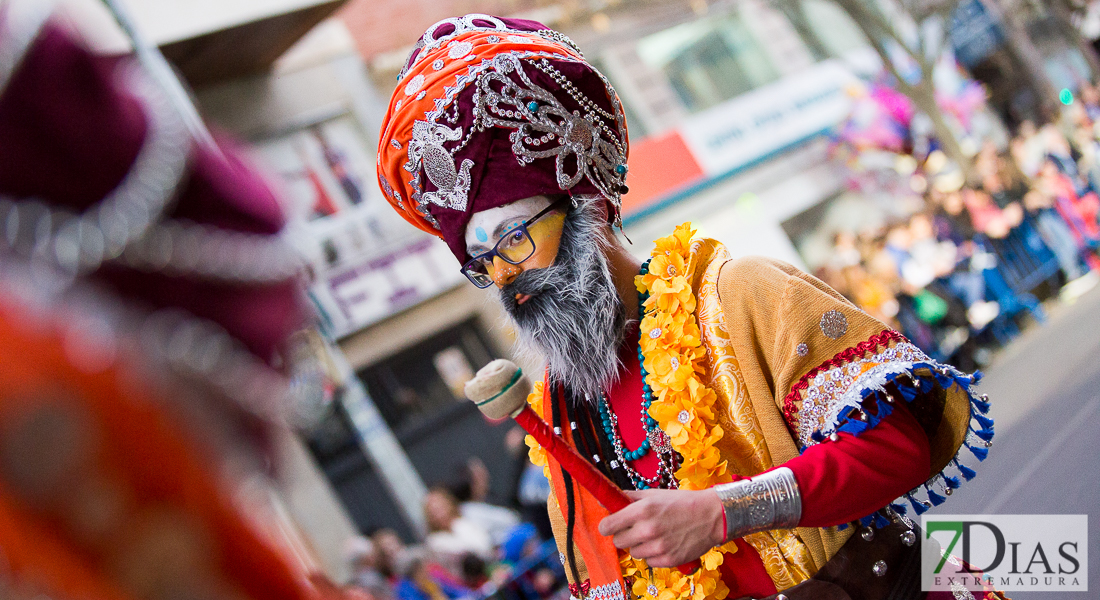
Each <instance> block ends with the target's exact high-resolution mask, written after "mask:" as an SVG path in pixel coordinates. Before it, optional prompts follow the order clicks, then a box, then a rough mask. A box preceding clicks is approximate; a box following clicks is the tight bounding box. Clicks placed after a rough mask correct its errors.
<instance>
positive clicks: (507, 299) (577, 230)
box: [500, 197, 626, 402]
mask: <svg viewBox="0 0 1100 600" xmlns="http://www.w3.org/2000/svg"><path fill="white" fill-rule="evenodd" d="M578 202H579V204H578V206H577V207H576V208H575V209H574V210H572V211H570V212H569V213H568V214H567V215H566V217H565V225H564V227H563V230H562V236H561V243H560V245H559V247H558V255H557V258H556V259H555V260H554V264H553V265H551V266H549V267H547V268H545V269H532V270H529V271H524V272H523V273H520V275H519V276H518V277H516V279H515V281H513V282H512V283H509V284H508V285H506V286H504V287H503V288H502V289H501V290H500V298H501V303H502V304H503V305H504V309H505V310H506V311H507V312H508V315H509V316H510V317H511V318H512V321H513V322H514V323H515V325H516V330H517V331H518V333H519V336H518V340H517V342H516V352H517V354H518V355H520V356H521V357H524V358H534V357H541V358H544V359H545V360H546V362H547V364H548V366H549V372H550V382H551V383H552V384H556V383H564V384H565V386H566V387H567V388H569V389H570V390H572V391H573V392H575V393H576V395H577V396H579V397H586V398H588V399H589V401H592V402H595V401H596V400H597V399H598V398H599V397H600V394H601V393H602V392H603V391H604V390H606V389H608V388H609V387H610V386H611V385H612V384H613V383H614V382H615V381H616V380H617V379H618V375H619V370H620V368H621V366H622V365H621V361H620V360H619V346H620V345H621V344H622V341H623V335H624V334H625V330H626V311H625V310H624V308H623V303H622V300H621V299H620V298H619V293H618V290H616V288H615V283H614V281H612V279H611V271H610V269H609V268H608V265H607V258H606V255H605V251H606V248H607V241H606V239H605V238H604V233H603V228H604V227H607V223H606V221H605V220H604V215H603V210H602V207H601V204H602V202H603V199H602V198H599V197H595V198H578ZM517 294H527V295H529V296H531V298H530V299H528V300H527V301H526V302H524V303H523V304H519V303H518V302H517V301H516V295H517Z"/></svg>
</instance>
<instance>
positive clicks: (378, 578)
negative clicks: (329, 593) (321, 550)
mask: <svg viewBox="0 0 1100 600" xmlns="http://www.w3.org/2000/svg"><path fill="white" fill-rule="evenodd" d="M344 556H345V557H346V559H347V561H348V565H349V566H350V567H351V583H352V585H354V586H356V587H358V588H360V589H362V590H364V591H366V592H367V593H369V594H370V595H371V596H372V597H373V598H374V599H375V600H389V599H390V598H393V593H392V590H391V587H390V583H389V581H387V580H386V577H385V576H383V575H382V572H381V571H380V570H379V568H378V565H379V563H380V558H381V553H380V552H379V551H378V548H377V547H376V546H375V544H374V542H372V541H371V540H370V539H369V538H366V537H362V536H356V537H353V538H351V539H349V540H348V541H347V542H346V543H345V546H344Z"/></svg>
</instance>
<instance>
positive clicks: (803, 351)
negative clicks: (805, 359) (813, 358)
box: [794, 342, 810, 356]
mask: <svg viewBox="0 0 1100 600" xmlns="http://www.w3.org/2000/svg"><path fill="white" fill-rule="evenodd" d="M794 351H795V354H798V355H799V356H806V355H807V354H809V353H810V347H809V346H807V345H806V342H802V343H801V344H799V345H797V346H795V347H794Z"/></svg>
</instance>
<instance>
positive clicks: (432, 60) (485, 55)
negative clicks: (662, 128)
mask: <svg viewBox="0 0 1100 600" xmlns="http://www.w3.org/2000/svg"><path fill="white" fill-rule="evenodd" d="M627 149H628V142H627V131H626V119H625V117H624V115H623V108H622V104H621V103H620V102H619V98H618V96H617V95H616V94H615V90H614V89H612V87H611V84H610V83H609V82H608V81H607V79H606V78H605V77H604V76H603V75H601V74H600V73H599V71H597V70H596V69H595V67H593V66H592V65H591V64H589V63H588V62H587V61H585V59H584V56H583V55H581V52H580V50H578V49H577V47H576V45H575V44H573V42H572V41H571V40H569V38H567V37H565V36H564V35H562V34H560V33H558V32H556V31H553V30H551V29H549V28H547V27H546V26H544V25H542V24H540V23H537V22H535V21H526V20H520V19H504V18H498V17H492V16H489V15H478V14H475V15H466V16H464V17H456V18H451V19H445V20H443V21H440V22H439V23H436V24H435V25H432V26H431V27H429V28H428V30H427V32H425V33H424V35H423V36H422V37H421V38H420V41H419V42H417V44H416V47H415V48H414V49H413V52H412V55H411V56H410V57H409V60H408V62H407V64H406V65H405V68H404V69H403V70H402V71H401V74H400V75H399V76H398V85H397V89H396V90H395V91H394V94H393V97H392V98H391V99H390V105H389V110H388V111H387V113H386V119H385V121H384V123H383V124H382V131H381V134H380V136H379V141H378V181H379V184H380V185H381V187H382V190H383V191H384V192H385V194H386V199H387V200H388V201H389V202H390V204H392V205H393V207H394V208H395V209H396V210H397V211H398V213H400V214H401V216H402V217H404V218H405V220H407V221H409V222H410V223H412V224H413V225H415V226H416V227H418V228H420V229H423V230H424V231H427V232H429V233H431V234H433V235H436V236H438V237H441V238H443V239H444V241H446V242H447V245H448V246H449V247H450V248H451V252H453V253H454V255H455V256H456V257H457V258H458V260H459V262H465V261H466V260H467V258H468V257H467V255H466V244H465V241H464V235H465V229H466V224H467V223H468V222H469V220H470V216H471V215H472V214H473V213H475V212H479V211H482V210H486V209H489V208H493V207H496V206H502V205H504V204H508V203H510V202H514V201H516V200H520V199H523V198H528V197H531V196H538V195H551V194H561V193H566V192H567V193H569V194H572V195H576V194H598V195H600V196H602V197H604V198H605V199H606V201H607V205H608V216H609V219H610V220H613V221H617V220H618V217H619V207H620V205H621V201H620V196H621V194H623V193H625V192H626V186H625V184H624V180H625V178H626V170H627V169H626V157H627Z"/></svg>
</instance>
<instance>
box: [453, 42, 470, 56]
mask: <svg viewBox="0 0 1100 600" xmlns="http://www.w3.org/2000/svg"><path fill="white" fill-rule="evenodd" d="M473 49H474V45H473V44H471V43H470V42H451V45H450V46H448V47H447V56H449V57H451V58H462V57H464V56H466V55H467V54H469V53H470V51H471V50H473Z"/></svg>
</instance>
